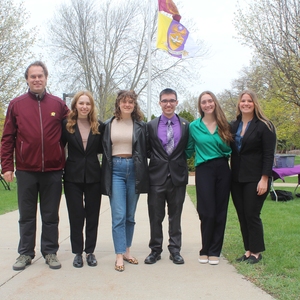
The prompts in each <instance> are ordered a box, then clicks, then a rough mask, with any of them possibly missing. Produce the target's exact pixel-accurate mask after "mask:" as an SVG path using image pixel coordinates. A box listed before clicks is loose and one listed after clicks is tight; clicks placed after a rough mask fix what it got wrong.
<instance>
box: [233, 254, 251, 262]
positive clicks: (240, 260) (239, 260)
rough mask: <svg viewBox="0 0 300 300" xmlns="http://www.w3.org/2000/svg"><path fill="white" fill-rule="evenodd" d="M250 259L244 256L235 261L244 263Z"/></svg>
mask: <svg viewBox="0 0 300 300" xmlns="http://www.w3.org/2000/svg"><path fill="white" fill-rule="evenodd" d="M249 257H250V256H248V257H247V256H246V255H245V254H244V255H243V256H241V257H239V258H237V259H236V260H235V261H236V262H243V261H246V260H248V259H249Z"/></svg>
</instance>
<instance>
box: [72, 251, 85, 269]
mask: <svg viewBox="0 0 300 300" xmlns="http://www.w3.org/2000/svg"><path fill="white" fill-rule="evenodd" d="M73 266H74V267H75V268H82V267H83V260H82V255H81V254H76V256H75V257H74V260H73Z"/></svg>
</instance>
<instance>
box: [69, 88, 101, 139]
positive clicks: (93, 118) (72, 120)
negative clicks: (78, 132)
mask: <svg viewBox="0 0 300 300" xmlns="http://www.w3.org/2000/svg"><path fill="white" fill-rule="evenodd" d="M83 95H86V96H88V97H89V99H90V103H91V111H90V112H89V114H88V121H89V123H90V126H91V130H92V134H100V132H99V130H98V127H99V122H98V118H97V111H96V107H95V101H94V98H93V95H92V94H91V93H90V92H89V91H79V92H78V93H76V94H75V96H74V98H73V100H72V102H71V110H70V112H69V114H68V117H67V121H68V122H67V125H66V129H67V130H68V131H69V132H70V133H74V132H75V128H74V127H75V125H76V123H77V119H78V112H77V109H76V104H77V102H78V100H79V98H80V97H81V96H83Z"/></svg>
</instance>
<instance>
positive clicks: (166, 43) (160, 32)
mask: <svg viewBox="0 0 300 300" xmlns="http://www.w3.org/2000/svg"><path fill="white" fill-rule="evenodd" d="M158 1H159V3H160V2H161V1H160V0H158ZM164 2H166V0H165V1H164ZM156 47H157V48H159V49H163V50H165V51H167V52H168V53H169V54H170V55H172V56H175V57H178V58H190V57H194V56H195V55H196V53H197V51H198V50H199V46H198V45H197V44H196V43H195V42H194V40H193V39H192V38H191V36H190V34H189V31H188V30H187V29H186V28H185V27H184V26H183V25H182V24H181V23H179V22H178V21H176V20H175V19H174V18H173V19H172V18H170V17H168V16H166V15H165V14H163V13H161V12H158V25H157V41H156Z"/></svg>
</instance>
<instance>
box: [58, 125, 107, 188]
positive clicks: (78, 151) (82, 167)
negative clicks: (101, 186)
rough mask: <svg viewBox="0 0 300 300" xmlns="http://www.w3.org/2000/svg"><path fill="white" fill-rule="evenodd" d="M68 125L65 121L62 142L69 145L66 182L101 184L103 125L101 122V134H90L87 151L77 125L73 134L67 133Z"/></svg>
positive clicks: (65, 172)
mask: <svg viewBox="0 0 300 300" xmlns="http://www.w3.org/2000/svg"><path fill="white" fill-rule="evenodd" d="M66 124H67V120H64V121H63V130H62V140H63V142H64V144H67V161H66V165H65V169H64V180H65V181H68V182H76V183H84V182H85V183H95V182H100V181H101V180H100V179H101V168H100V162H99V159H98V153H100V152H102V144H101V142H102V132H103V123H102V122H100V121H99V132H100V134H92V132H90V134H89V137H88V141H87V145H86V149H85V150H84V148H83V143H82V138H81V135H80V132H79V128H78V126H77V124H76V125H75V132H74V133H73V134H71V133H70V132H69V131H67V129H66Z"/></svg>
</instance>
